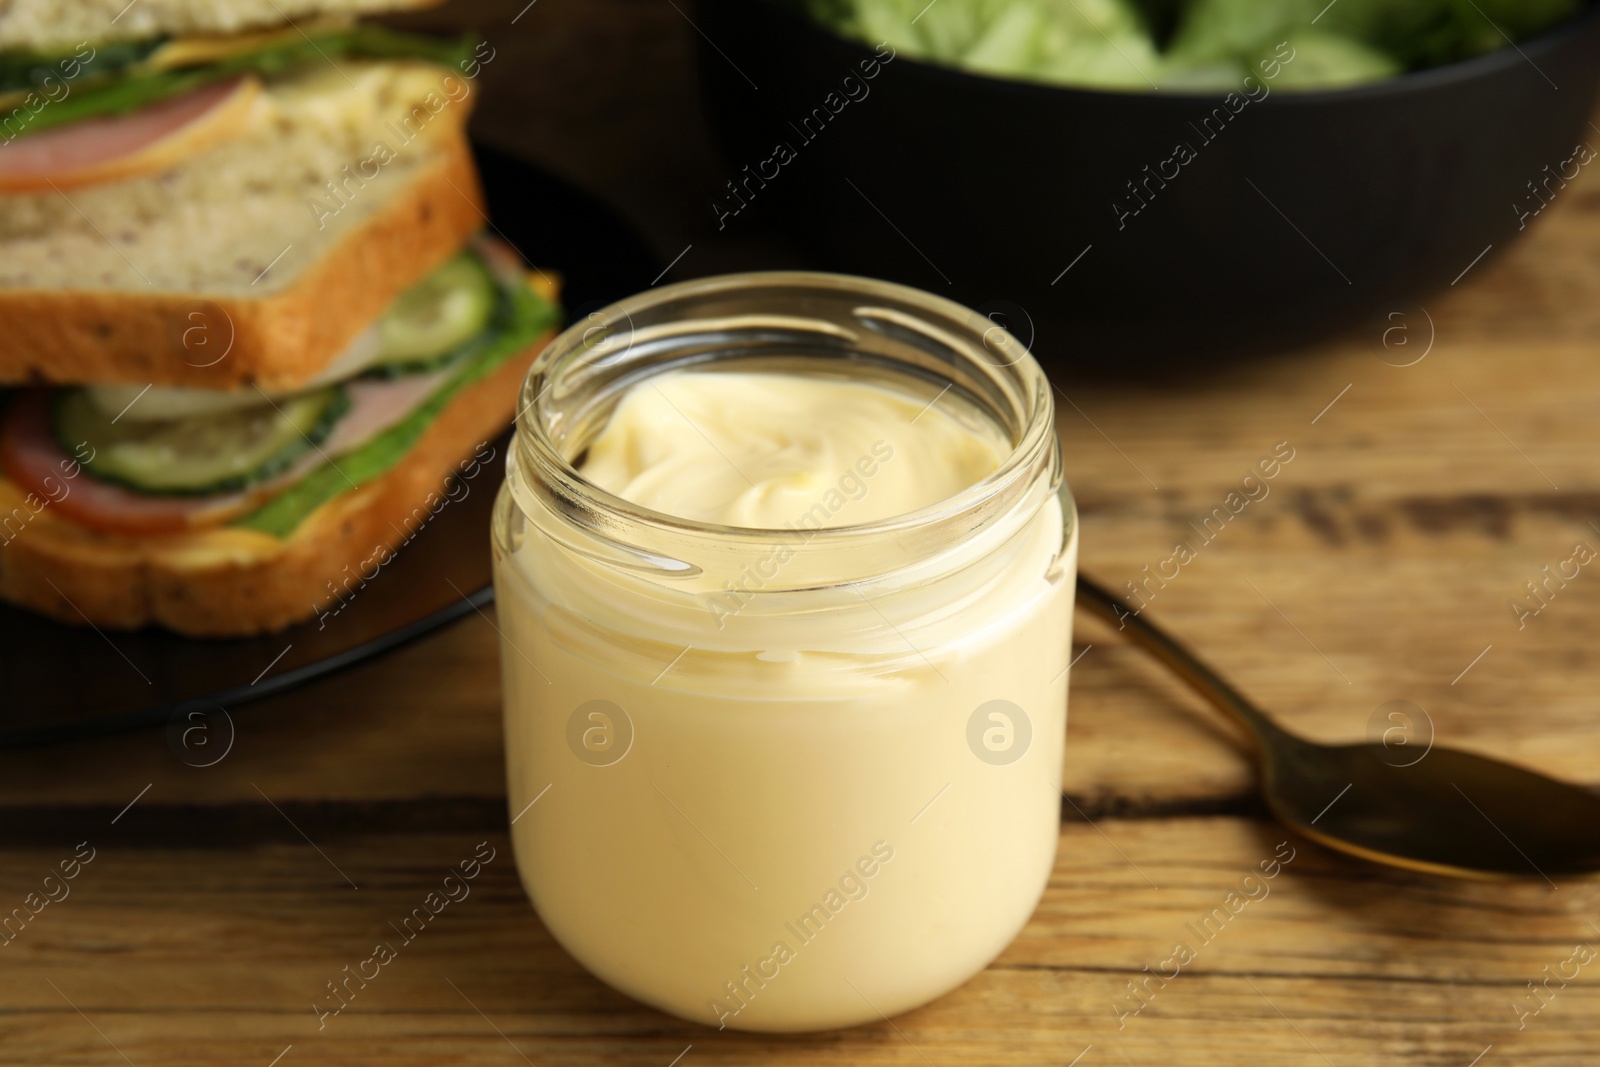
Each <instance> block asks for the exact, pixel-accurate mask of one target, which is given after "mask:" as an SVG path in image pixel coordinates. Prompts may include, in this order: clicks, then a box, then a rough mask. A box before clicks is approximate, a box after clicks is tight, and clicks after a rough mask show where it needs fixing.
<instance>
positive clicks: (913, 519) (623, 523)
mask: <svg viewBox="0 0 1600 1067" xmlns="http://www.w3.org/2000/svg"><path fill="white" fill-rule="evenodd" d="M741 301H742V302H744V303H747V304H748V305H749V308H750V309H751V312H752V317H751V322H755V321H759V322H761V323H765V324H767V325H769V326H770V327H771V328H772V329H774V330H777V329H782V328H787V327H789V326H794V325H795V324H799V323H805V324H806V325H807V326H809V327H810V328H812V329H813V330H814V331H815V337H816V338H818V339H820V340H822V341H824V342H829V343H831V344H832V345H833V346H834V347H837V348H838V349H839V350H840V352H839V354H840V355H841V356H845V357H848V356H854V355H857V354H858V353H859V352H860V349H861V344H862V343H863V341H870V342H872V343H874V344H882V343H885V333H887V334H889V335H891V336H890V337H889V338H888V340H889V341H890V342H895V341H898V342H899V343H901V344H902V345H905V344H909V345H911V346H912V347H917V346H925V347H927V350H929V351H932V349H933V348H935V347H937V348H940V349H941V350H942V351H941V352H940V356H941V358H945V357H946V355H948V357H949V358H951V359H952V372H953V373H952V377H951V380H950V384H954V383H955V381H956V377H955V374H954V371H955V369H956V368H955V363H954V360H955V359H961V360H964V361H965V363H964V366H963V367H962V368H961V373H963V374H965V375H968V376H972V375H974V374H975V375H978V376H986V377H987V378H988V379H989V383H988V384H989V385H990V386H991V387H992V393H991V395H990V397H989V399H991V400H997V399H1003V400H1005V401H1006V402H1007V405H1008V407H1009V410H1007V411H1004V412H990V414H992V415H996V416H997V417H999V418H1000V419H1001V421H1002V423H1003V425H1002V429H1007V430H1008V436H1009V437H1010V441H1011V447H1010V450H1009V451H1008V452H1007V453H1006V454H1005V456H1004V457H1003V459H1002V461H1001V463H1000V465H999V466H998V467H997V468H996V469H995V470H994V471H992V472H990V473H989V474H988V475H986V476H985V477H984V478H982V479H980V480H979V481H977V482H975V483H973V484H972V485H969V486H967V487H966V488H964V489H962V490H961V491H959V492H957V493H955V494H954V495H952V496H949V497H946V498H945V499H943V500H940V501H937V502H935V503H933V504H930V505H928V506H926V507H922V508H919V509H917V510H915V511H910V512H905V513H903V514H899V515H894V516H890V517H887V518H883V519H878V520H873V521H870V522H862V523H853V524H849V525H842V526H827V527H821V528H818V529H815V530H810V529H808V530H807V531H806V533H807V537H806V541H807V543H808V544H809V545H812V546H831V547H833V548H835V549H838V548H843V547H844V546H847V545H849V544H850V543H852V542H856V541H861V540H863V539H871V540H874V541H877V540H879V539H881V538H883V537H885V536H888V537H903V536H905V535H907V534H910V533H913V532H919V533H921V534H923V535H924V536H933V537H937V531H938V530H940V529H946V528H947V529H949V530H951V531H952V532H955V531H958V530H959V529H962V528H964V529H966V530H967V531H968V532H971V531H972V530H973V529H974V528H975V527H974V523H975V522H984V521H985V520H987V519H992V518H994V517H996V516H998V515H1001V514H1004V513H1005V512H1007V511H1008V510H1009V508H1008V507H1007V506H1006V504H1007V502H1010V503H1012V504H1014V503H1015V502H1016V500H1017V499H1018V498H1019V497H1020V496H1022V495H1024V494H1025V493H1026V491H1027V489H1028V487H1029V486H1030V485H1031V484H1033V483H1034V482H1036V481H1038V477H1037V476H1038V475H1039V474H1041V473H1042V474H1046V475H1047V478H1048V481H1047V485H1048V488H1049V490H1050V492H1051V493H1054V492H1055V490H1056V489H1057V488H1058V487H1059V486H1060V483H1061V463H1060V452H1059V446H1058V444H1057V441H1056V436H1055V426H1054V404H1053V401H1052V397H1051V395H1050V385H1049V380H1048V378H1046V376H1045V374H1044V371H1043V369H1042V368H1041V367H1040V366H1039V364H1038V362H1037V361H1036V360H1035V359H1034V357H1033V355H1032V354H1031V353H1030V352H1029V351H1028V349H1027V346H1025V345H1023V344H1022V342H1021V341H1020V340H1018V339H1017V338H1016V337H1015V336H1014V335H1013V334H1011V333H1010V332H1009V331H1008V330H1006V329H1005V328H1004V327H1003V326H1000V325H998V324H997V323H995V322H994V321H993V320H991V319H989V318H987V317H985V316H983V315H982V314H981V313H979V312H977V311H974V310H972V309H971V308H968V307H966V306H964V305H962V304H959V303H956V302H955V301H952V300H949V299H946V298H944V297H940V296H936V295H934V294H932V293H927V292H924V291H922V290H919V289H915V288H912V287H910V286H904V285H899V284H896V283H893V282H885V281H881V280H878V279H873V278H863V277H857V276H852V275H843V274H831V273H825V272H816V271H753V272H745V273H738V274H724V275H716V276H712V277H706V278H698V279H692V280H689V281H685V282H678V283H675V284H673V285H667V286H662V287H659V288H652V289H649V290H646V291H644V292H641V293H638V294H635V295H633V296H630V297H627V298H625V299H623V300H620V301H617V302H615V303H613V304H610V305H608V306H606V307H604V308H601V309H599V310H598V311H595V312H593V313H591V314H589V315H588V316H586V317H585V319H584V320H583V321H580V322H575V323H573V324H572V325H570V326H568V327H567V329H566V330H564V331H563V332H562V333H561V334H560V335H559V336H557V337H556V338H555V339H554V340H553V341H551V342H550V344H549V345H548V346H547V347H546V348H545V349H544V351H543V352H541V353H540V355H539V356H538V358H537V359H536V360H535V361H534V363H533V366H532V367H531V368H530V369H529V372H528V375H527V377H526V379H525V380H524V383H523V387H522V391H521V394H520V400H519V411H518V414H517V419H516V427H517V439H518V440H517V444H516V446H514V449H513V456H514V462H513V465H512V467H513V469H512V470H511V472H510V474H509V477H510V478H511V479H512V480H513V481H515V480H516V479H518V478H519V476H520V475H524V474H525V475H531V476H533V477H534V478H536V479H537V480H538V482H539V483H540V489H541V490H542V492H541V493H539V494H538V495H539V496H541V497H543V499H544V502H545V503H546V505H547V506H548V507H549V509H550V510H551V511H553V512H555V513H556V514H558V515H560V516H561V517H563V518H564V519H566V520H567V521H568V523H570V524H572V525H575V526H578V527H580V528H582V529H583V530H584V531H585V532H586V533H587V534H589V535H590V536H594V537H598V538H599V539H601V540H603V541H606V542H609V543H610V544H611V545H612V546H613V547H619V548H622V549H623V552H622V555H621V557H616V555H615V554H614V553H603V555H605V556H612V557H613V558H612V559H611V561H612V562H616V563H622V564H624V565H630V564H631V565H639V564H642V565H644V566H645V567H646V568H647V569H651V570H667V571H673V570H682V569H683V567H684V566H685V565H686V564H685V561H683V560H680V559H676V558H673V557H674V556H676V555H681V553H673V552H671V551H668V552H667V553H666V555H662V554H660V553H641V552H640V551H638V549H637V548H636V546H637V545H638V544H639V543H640V542H641V540H643V539H642V538H639V537H637V536H630V534H629V531H635V532H640V533H649V534H651V535H653V536H652V538H651V539H652V540H655V539H656V538H665V539H666V544H667V545H669V546H670V545H672V544H674V543H676V544H679V545H685V544H687V543H688V541H689V540H690V539H693V538H709V539H713V540H716V541H719V542H722V543H724V544H729V543H733V544H742V545H746V546H751V547H755V546H762V545H769V544H772V543H774V542H778V541H792V540H793V537H794V534H795V530H794V529H793V528H788V529H785V528H757V527H743V526H728V525H723V524H720V523H714V522H706V521H701V520H696V519H689V518H684V517H681V516H676V515H671V514H667V513H665V512H660V511H656V510H654V509H652V508H648V507H645V506H643V505H640V504H636V503H634V502H632V501H629V500H626V499H624V498H622V497H620V496H617V495H616V494H614V493H611V492H608V491H607V490H605V489H603V488H602V487H600V486H598V485H596V484H594V483H593V482H590V481H588V480H587V479H585V478H584V477H583V475H582V474H581V473H580V472H579V471H578V469H577V467H576V466H574V464H573V462H572V460H571V459H569V458H568V457H569V455H571V456H572V457H573V458H574V459H576V458H578V456H579V455H580V454H581V449H580V450H578V451H576V452H575V451H573V450H572V449H571V448H566V447H563V439H562V433H563V432H565V431H566V430H567V428H568V426H569V424H571V423H572V422H573V418H572V417H571V416H572V414H573V413H566V412H561V411H558V410H556V409H555V407H554V406H553V402H552V399H551V398H552V397H560V396H561V395H562V385H563V382H564V379H565V378H566V377H568V376H571V375H574V374H579V373H583V372H596V371H597V370H598V369H603V370H604V372H605V373H607V374H609V375H611V376H613V378H615V379H616V381H617V382H618V383H620V384H618V385H617V386H616V388H614V389H612V391H611V394H608V395H613V394H615V395H620V392H622V391H626V389H628V388H632V387H633V386H634V385H636V384H638V382H639V381H641V380H642V379H643V378H645V377H649V376H652V375H653V374H657V373H661V372H663V371H666V370H669V369H673V368H675V367H679V366H685V365H690V364H691V363H695V362H696V361H695V360H694V359H690V358H680V359H677V360H670V359H669V360H666V361H665V362H664V363H663V364H662V365H661V366H659V367H656V368H654V369H649V368H646V370H645V371H644V372H643V373H635V374H632V376H631V377H630V375H629V373H628V370H627V364H628V361H629V357H630V355H631V354H633V352H634V350H635V349H638V348H649V349H651V350H652V351H651V352H650V353H648V354H646V353H640V355H639V356H638V357H635V358H636V361H642V360H643V359H644V358H646V356H647V355H654V354H656V350H659V349H661V348H662V347H663V346H664V345H666V344H667V342H666V340H664V339H663V336H662V335H661V330H663V329H664V328H665V327H666V326H672V325H673V324H676V328H674V329H671V330H666V332H667V333H670V334H672V335H673V336H674V337H676V338H677V339H679V340H682V339H683V338H687V337H691V336H696V335H695V334H694V327H695V325H696V324H701V325H702V326H703V328H704V331H706V335H707V336H711V335H715V336H717V337H719V338H722V339H723V342H724V345H725V348H723V349H719V351H721V352H722V355H723V356H724V357H726V356H730V355H738V358H759V356H753V355H750V354H745V355H739V353H741V352H743V351H744V350H743V349H741V348H740V347H739V346H738V344H737V343H735V342H732V341H728V340H727V338H728V337H729V336H730V331H732V330H733V329H734V328H735V327H736V326H739V327H741V328H748V329H753V327H752V326H751V322H747V321H746V318H745V317H739V316H733V317H730V316H729V315H727V314H726V310H727V305H730V304H733V303H737V302H741ZM784 304H787V305H790V306H789V307H788V308H787V309H784V308H782V307H780V305H784ZM808 304H812V305H818V307H817V308H814V310H816V311H817V314H818V315H820V313H821V312H820V306H821V305H825V304H831V305H833V306H834V307H835V309H836V310H837V308H838V307H842V306H844V305H845V304H849V305H851V306H852V307H853V315H854V317H855V318H856V320H858V321H857V322H856V323H855V324H840V323H834V322H828V321H826V320H824V319H822V318H820V317H818V318H807V317H805V315H804V314H796V313H795V312H796V311H801V312H803V311H804V309H805V308H806V307H807V306H808ZM696 307H700V308H703V309H707V310H712V311H717V314H715V315H707V316H704V317H697V316H695V315H694V314H693V310H694V309H695V308H696ZM674 309H679V310H681V312H682V314H681V315H680V314H675V313H674ZM658 320H659V321H658ZM641 323H648V324H650V325H649V326H647V327H641V326H640V324H641ZM652 331H654V332H652ZM752 336H754V335H752ZM624 342H625V343H624ZM780 350H782V349H780V348H777V347H775V348H774V351H780ZM1001 352H1003V353H1004V357H1003V358H1001V359H998V360H997V359H995V358H993V356H994V355H996V354H999V353H1001ZM984 353H988V354H989V356H988V357H987V358H986V356H985V355H984ZM716 358H717V357H716V356H710V357H707V359H706V360H700V361H699V362H701V363H703V362H707V361H710V362H714V361H715V359H716ZM933 362H935V363H937V360H934V361H933ZM923 370H924V371H925V372H926V371H928V370H929V368H927V367H923ZM937 375H938V371H937V368H935V369H933V370H932V372H931V374H930V376H932V377H935V378H936V377H937ZM948 388H950V385H947V386H946V389H948ZM940 395H943V393H942V392H941V394H940ZM935 399H936V400H937V398H935ZM1006 422H1009V424H1010V425H1009V427H1008V426H1006V425H1004V423H1006ZM518 468H521V470H519V469H518ZM519 488H521V487H520V486H518V485H513V489H514V490H515V489H519ZM691 554H692V553H691ZM687 566H689V567H691V568H693V569H696V570H698V568H696V567H694V566H693V564H692V562H691V563H688V564H687Z"/></svg>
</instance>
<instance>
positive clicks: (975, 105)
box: [696, 0, 1600, 368]
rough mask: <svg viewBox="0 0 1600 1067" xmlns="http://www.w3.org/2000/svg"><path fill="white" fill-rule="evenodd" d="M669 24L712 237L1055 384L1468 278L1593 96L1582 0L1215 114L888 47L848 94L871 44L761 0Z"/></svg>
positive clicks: (1556, 159)
mask: <svg viewBox="0 0 1600 1067" xmlns="http://www.w3.org/2000/svg"><path fill="white" fill-rule="evenodd" d="M696 23H697V25H698V27H699V29H700V30H701V31H702V34H701V42H702V43H701V47H700V72H701V82H702V89H703V93H704V96H705V101H706V106H707V108H708V111H709V114H710V117H711V121H712V125H713V128H714V130H715V131H716V134H717V136H718V140H719V141H720V143H721V146H722V148H723V150H724V152H725V154H726V157H727V166H728V168H729V173H728V178H729V179H730V181H731V184H730V186H729V187H727V188H723V189H720V190H716V191H715V192H714V194H713V197H712V201H713V202H712V204H711V205H710V210H711V211H712V212H713V214H714V215H715V216H716V217H717V219H718V225H719V226H720V227H722V228H724V229H729V228H733V227H738V226H741V225H750V222H749V221H748V219H749V216H750V215H758V214H768V215H770V216H771V217H772V218H774V219H775V220H776V221H777V222H778V223H779V224H780V225H781V226H782V227H783V228H784V229H785V230H787V231H788V232H790V233H791V234H792V235H793V236H794V237H795V238H797V239H798V240H799V241H801V242H802V243H803V244H804V245H805V246H806V247H807V248H808V249H809V250H810V251H811V253H812V254H813V255H814V256H815V258H816V260H817V262H816V264H815V265H816V266H818V267H821V268H824V269H830V270H840V271H847V272H851V273H858V274H869V275H876V276H879V277H884V278H889V279H893V280H896V281H901V282H905V283H908V284H912V285H917V286H921V287H923V288H925V289H928V290H931V291H933V292H938V293H944V294H947V295H950V296H952V297H954V298H956V299H958V300H961V301H963V302H965V303H967V304H969V305H971V306H973V307H976V308H978V309H980V310H983V311H985V312H986V313H990V312H993V313H995V314H994V317H995V318H996V320H997V321H1001V322H1003V323H1004V324H1005V325H1007V326H1009V327H1010V328H1011V329H1012V330H1013V332H1015V333H1018V334H1019V335H1020V336H1021V337H1022V339H1023V340H1024V341H1030V342H1031V343H1032V344H1033V345H1034V347H1035V350H1036V352H1038V353H1039V354H1040V356H1041V358H1043V359H1045V360H1046V361H1048V362H1056V363H1062V364H1068V365H1075V366H1093V365H1101V366H1106V365H1113V366H1123V367H1127V366H1132V367H1135V368H1144V367H1147V366H1151V365H1153V361H1154V360H1155V359H1157V358H1158V357H1178V358H1187V357H1189V356H1191V355H1193V354H1195V353H1225V352H1254V351H1261V350H1263V349H1280V348H1283V347H1286V346H1292V345H1295V344H1301V343H1304V342H1306V341H1308V340H1311V339H1313V338H1315V337H1317V336H1319V335H1322V334H1325V333H1326V332H1328V331H1330V330H1333V329H1338V328H1340V327H1342V326H1346V325H1349V324H1351V323H1353V322H1356V321H1360V320H1364V319H1369V318H1372V317H1375V316H1381V315H1382V314H1383V313H1384V312H1385V311H1390V310H1400V309H1402V308H1403V307H1404V306H1407V305H1408V304H1410V303H1413V302H1416V301H1419V300H1420V299H1422V298H1423V297H1424V296H1425V295H1426V294H1428V293H1429V292H1431V291H1434V290H1436V289H1438V288H1440V287H1444V286H1448V285H1450V284H1452V283H1453V282H1454V281H1455V280H1456V279H1458V278H1460V277H1461V276H1463V275H1464V274H1465V273H1467V272H1468V271H1469V270H1480V269H1482V262H1481V258H1482V257H1485V255H1486V253H1487V254H1488V255H1493V254H1494V253H1498V252H1499V251H1501V250H1503V249H1504V248H1505V246H1506V245H1507V244H1509V243H1510V242H1511V241H1512V240H1514V239H1515V238H1516V237H1517V236H1518V235H1519V234H1520V233H1521V232H1522V231H1523V230H1524V229H1525V228H1526V226H1527V225H1528V224H1529V223H1530V222H1531V221H1532V218H1533V216H1534V213H1535V212H1536V211H1537V210H1539V209H1540V208H1541V205H1543V204H1544V203H1545V202H1546V201H1547V200H1554V199H1559V198H1560V196H1561V195H1562V191H1561V190H1562V188H1563V184H1564V183H1563V180H1562V178H1561V177H1560V174H1561V173H1562V172H1563V171H1564V172H1565V173H1566V175H1567V176H1568V177H1569V178H1570V177H1571V176H1572V175H1573V173H1574V171H1575V170H1576V169H1577V168H1578V167H1579V166H1581V165H1582V163H1581V161H1582V160H1584V159H1585V158H1586V156H1587V155H1588V153H1587V151H1585V153H1584V155H1580V156H1576V157H1575V155H1574V153H1575V150H1576V148H1577V146H1579V145H1580V144H1581V143H1582V142H1585V141H1591V140H1593V138H1591V137H1590V136H1589V135H1590V133H1591V132H1592V131H1591V130H1590V129H1589V127H1588V126H1587V120H1588V119H1589V117H1590V113H1591V108H1592V106H1593V103H1594V100H1595V94H1596V87H1597V82H1600V6H1596V5H1591V6H1589V7H1588V8H1587V9H1586V10H1585V11H1584V12H1583V13H1582V14H1580V15H1579V16H1577V17H1576V18H1575V19H1573V20H1572V21H1570V22H1568V23H1566V24H1564V25H1563V26H1561V27H1559V28H1557V29H1555V30H1553V31H1551V32H1548V33H1545V34H1543V35H1540V36H1538V37H1536V38H1532V39H1529V40H1526V41H1523V42H1520V43H1519V45H1518V47H1516V48H1511V47H1508V48H1505V49H1503V50H1501V51H1499V52H1496V53H1493V54H1490V55H1486V56H1481V57H1479V58H1476V59H1472V60H1469V61H1466V62H1462V63H1457V64H1453V65H1450V66H1447V67H1442V68H1439V69H1436V70H1430V71H1424V72H1420V73H1415V74H1407V75H1404V76H1401V77H1398V78H1394V79H1391V80H1388V81H1384V82H1380V83H1376V84H1373V85H1369V86H1363V87H1358V88H1352V89H1344V90H1337V91H1327V92H1309V93H1291V92H1288V91H1282V90H1276V91H1274V90H1272V83H1271V82H1270V81H1267V82H1265V95H1263V89H1262V85H1261V83H1258V82H1252V83H1251V86H1252V87H1251V95H1252V96H1254V97H1256V99H1249V98H1247V96H1246V95H1245V93H1244V92H1243V91H1242V89H1241V92H1240V94H1239V95H1238V96H1237V97H1236V98H1235V99H1234V100H1233V101H1231V105H1230V103H1229V102H1226V101H1225V100H1224V98H1223V97H1222V96H1220V95H1215V94H1213V95H1197V94H1192V93H1184V94H1180V93H1171V92H1161V93H1153V92H1152V93H1148V94H1142V93H1123V92H1102V91H1095V90H1083V89H1069V88H1061V87H1057V86H1046V85H1040V84H1035V83H1030V82H1022V81H1010V80H1004V79H1000V78H991V77H985V76H982V75H976V74H970V73H966V72H963V71H960V70H955V69H951V68H947V67H941V66H935V65H932V64H928V63H921V62H917V61H915V60H912V59H910V58H908V57H906V56H896V57H895V58H893V59H892V60H890V61H889V62H887V63H883V62H882V61H881V60H880V61H879V62H878V65H877V67H876V70H875V76H874V77H871V78H870V79H869V78H867V77H866V75H867V73H869V72H872V71H874V68H873V67H872V66H871V65H870V64H871V61H872V60H873V56H874V50H873V49H871V48H868V47H864V46H862V45H861V44H860V43H858V42H854V41H850V40H846V39H844V38H842V37H840V36H838V35H836V34H834V33H833V32H831V31H830V30H828V29H826V28H824V27H822V26H820V25H818V24H816V23H814V22H812V21H811V20H809V19H807V18H805V17H803V16H801V15H798V14H796V13H795V12H794V11H792V10H790V9H789V8H787V7H785V6H784V5H783V4H781V3H778V2H776V0H699V5H698V13H697V18H696ZM847 78H849V79H850V81H848V82H847V81H846V79H847ZM830 94H832V95H831V96H830ZM1240 101H1244V102H1243V103H1242V104H1241V103H1240ZM1596 143H1600V142H1596ZM1180 144H1183V145H1186V146H1187V147H1188V148H1189V149H1190V150H1191V152H1192V156H1193V158H1191V159H1188V160H1187V162H1178V161H1177V158H1178V157H1177V154H1175V150H1176V148H1177V146H1178V145H1180ZM780 146H781V147H780ZM1147 168H1148V169H1147ZM1130 183H1131V185H1130ZM1530 183H1531V184H1530ZM1536 188H1537V189H1538V195H1537V196H1536V195H1535V193H1534V192H1533V190H1534V189H1536ZM1135 194H1137V196H1136V195H1135ZM1141 205H1142V206H1141Z"/></svg>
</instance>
